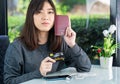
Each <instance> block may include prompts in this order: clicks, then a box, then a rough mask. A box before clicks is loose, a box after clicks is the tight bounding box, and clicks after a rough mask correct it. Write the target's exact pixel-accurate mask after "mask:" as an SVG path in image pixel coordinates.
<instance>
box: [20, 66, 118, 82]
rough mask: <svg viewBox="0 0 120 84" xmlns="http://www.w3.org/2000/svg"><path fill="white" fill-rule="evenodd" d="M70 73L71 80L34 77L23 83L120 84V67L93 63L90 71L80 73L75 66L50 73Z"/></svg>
mask: <svg viewBox="0 0 120 84" xmlns="http://www.w3.org/2000/svg"><path fill="white" fill-rule="evenodd" d="M63 74H69V75H71V76H72V79H71V80H58V79H57V80H45V79H42V78H41V79H33V80H30V81H27V82H24V83H22V84H68V83H69V84H120V67H112V69H103V68H101V67H100V66H99V65H92V68H91V71H90V72H85V73H78V72H76V70H75V68H71V67H70V68H67V69H64V70H62V71H59V72H55V73H53V74H50V75H63Z"/></svg>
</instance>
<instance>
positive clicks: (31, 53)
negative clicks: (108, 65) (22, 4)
mask: <svg viewBox="0 0 120 84" xmlns="http://www.w3.org/2000/svg"><path fill="white" fill-rule="evenodd" d="M55 14H56V11H55V6H54V4H53V2H52V0H31V2H30V5H29V7H28V11H27V15H26V21H25V25H24V28H23V31H22V32H21V34H20V37H19V38H18V39H16V40H15V41H14V42H13V43H11V44H10V45H9V47H8V49H7V52H6V56H5V61H4V63H5V65H4V83H5V84H18V83H21V82H25V81H28V80H31V79H34V78H41V77H43V76H46V74H48V73H52V72H55V71H58V70H61V69H64V68H66V67H75V68H76V70H77V71H78V72H84V71H90V68H91V62H90V60H89V58H88V56H87V55H86V53H85V52H84V51H83V50H82V49H81V48H80V47H79V46H78V45H77V44H76V43H75V39H76V33H75V32H74V31H73V30H72V28H71V25H69V27H67V29H66V32H65V35H64V37H61V36H55V35H54V19H55ZM50 53H62V55H63V58H64V60H61V61H56V60H55V59H52V58H51V57H49V55H50Z"/></svg>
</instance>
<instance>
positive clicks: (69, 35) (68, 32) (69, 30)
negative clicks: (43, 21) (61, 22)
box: [64, 20, 76, 48]
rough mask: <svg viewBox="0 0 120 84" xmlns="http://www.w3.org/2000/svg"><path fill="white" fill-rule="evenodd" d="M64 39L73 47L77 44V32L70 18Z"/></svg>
mask: <svg viewBox="0 0 120 84" xmlns="http://www.w3.org/2000/svg"><path fill="white" fill-rule="evenodd" d="M64 39H65V41H66V43H67V45H69V47H71V48H72V47H73V46H74V45H75V39H76V33H75V32H74V31H73V30H72V28H71V22H70V20H69V27H67V29H66V32H65V36H64Z"/></svg>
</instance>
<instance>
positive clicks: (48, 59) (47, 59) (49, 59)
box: [43, 57, 56, 63]
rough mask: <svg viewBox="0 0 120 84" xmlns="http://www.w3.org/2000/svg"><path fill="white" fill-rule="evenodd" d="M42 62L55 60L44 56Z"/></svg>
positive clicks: (53, 61)
mask: <svg viewBox="0 0 120 84" xmlns="http://www.w3.org/2000/svg"><path fill="white" fill-rule="evenodd" d="M43 62H52V63H55V62H56V61H55V60H54V59H52V58H50V57H46V58H45V59H44V60H43Z"/></svg>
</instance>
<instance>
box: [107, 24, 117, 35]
mask: <svg viewBox="0 0 120 84" xmlns="http://www.w3.org/2000/svg"><path fill="white" fill-rule="evenodd" d="M108 31H109V33H111V34H113V33H114V32H115V31H116V26H115V25H111V26H110V28H109V29H108Z"/></svg>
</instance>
